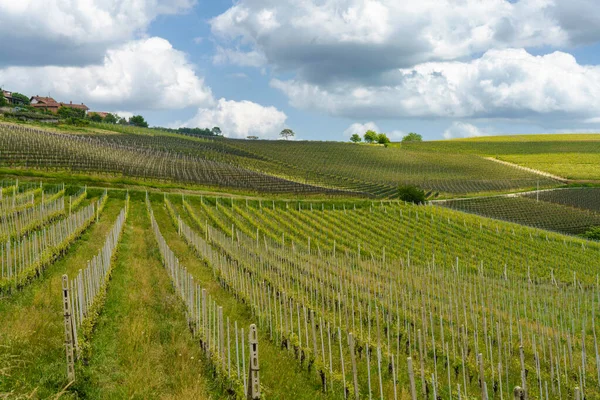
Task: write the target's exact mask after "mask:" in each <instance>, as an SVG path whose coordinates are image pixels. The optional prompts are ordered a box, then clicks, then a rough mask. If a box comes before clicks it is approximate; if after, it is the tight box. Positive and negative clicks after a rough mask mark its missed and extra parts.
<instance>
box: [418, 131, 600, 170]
mask: <svg viewBox="0 0 600 400" xmlns="http://www.w3.org/2000/svg"><path fill="white" fill-rule="evenodd" d="M406 147H407V148H408V149H410V150H414V151H431V152H436V153H438V152H450V153H465V154H476V155H481V156H486V157H495V158H498V159H499V160H503V161H508V162H511V163H514V164H517V165H521V166H524V167H528V168H532V169H536V170H540V171H544V172H548V173H551V174H554V175H558V176H561V177H564V178H567V179H572V180H583V181H585V180H589V181H600V135H598V134H562V135H517V136H497V137H494V136H492V137H485V138H470V139H460V140H452V141H434V142H425V143H411V144H408V145H407V146H406Z"/></svg>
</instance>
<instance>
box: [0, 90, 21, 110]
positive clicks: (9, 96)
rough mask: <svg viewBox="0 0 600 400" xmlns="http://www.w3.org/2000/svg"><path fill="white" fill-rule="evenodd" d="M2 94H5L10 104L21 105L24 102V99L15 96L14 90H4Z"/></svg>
mask: <svg viewBox="0 0 600 400" xmlns="http://www.w3.org/2000/svg"><path fill="white" fill-rule="evenodd" d="M2 94H3V95H4V98H5V99H6V101H7V102H8V104H12V105H15V106H20V105H23V104H24V101H23V100H21V99H19V98H18V97H13V96H12V92H9V91H7V90H3V91H2Z"/></svg>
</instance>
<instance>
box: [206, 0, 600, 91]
mask: <svg viewBox="0 0 600 400" xmlns="http://www.w3.org/2000/svg"><path fill="white" fill-rule="evenodd" d="M596 8H597V1H596V0H526V1H525V0H522V1H518V2H515V1H509V0H486V1H481V0H461V1H456V0H421V1H418V2H414V1H398V0H305V1H302V2H298V1H296V0H280V1H273V0H239V1H237V2H235V4H234V5H233V6H232V7H231V8H229V9H228V10H227V11H225V12H224V13H223V14H221V15H219V16H217V17H215V18H214V19H212V20H211V29H212V32H213V34H214V35H215V37H217V38H218V39H220V40H222V41H223V43H226V44H230V45H231V46H233V47H237V46H239V45H240V44H241V45H244V46H248V47H250V48H252V49H253V51H252V52H256V53H258V54H260V55H261V56H262V57H264V60H265V62H266V63H268V64H269V65H271V66H273V67H275V68H276V69H278V70H291V71H295V72H297V73H298V77H299V78H300V79H301V80H305V81H308V82H312V83H314V82H321V81H329V80H333V81H338V80H340V79H341V80H344V79H348V78H353V79H357V80H361V81H363V82H366V81H367V80H373V79H378V78H381V74H385V73H386V72H387V71H390V70H393V69H396V68H406V67H411V66H413V65H415V64H418V63H423V62H429V61H447V60H455V59H459V58H465V57H468V56H472V55H474V54H478V53H482V52H485V51H487V50H489V49H491V48H496V49H502V48H527V47H538V46H549V47H564V46H570V45H579V44H582V43H589V42H590V41H593V40H598V39H600V28H598V26H600V13H597V12H596ZM582 21H584V22H585V23H581V22H582ZM256 57H258V56H256ZM235 61H236V59H235V58H233V59H232V60H230V62H235Z"/></svg>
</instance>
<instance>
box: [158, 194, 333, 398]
mask: <svg viewBox="0 0 600 400" xmlns="http://www.w3.org/2000/svg"><path fill="white" fill-rule="evenodd" d="M154 199H155V200H156V201H153V209H154V216H155V218H156V220H157V222H158V224H159V226H160V229H161V232H162V234H163V236H164V238H165V240H166V241H167V243H168V244H169V246H170V247H171V249H172V250H173V251H174V252H175V254H176V255H177V257H178V258H179V261H180V262H181V263H182V265H184V266H185V267H186V268H187V269H188V271H189V272H190V273H192V274H193V276H194V280H195V281H196V282H197V283H198V284H200V285H201V286H202V287H203V288H205V289H206V290H207V291H208V292H209V293H210V294H211V295H212V296H213V297H214V299H215V300H216V301H217V303H218V304H219V305H221V306H222V307H223V315H224V316H229V317H230V319H231V321H232V324H233V321H234V320H237V321H238V326H240V327H242V326H249V325H250V324H251V323H253V322H256V319H255V318H254V317H252V315H251V314H250V309H249V307H247V306H245V305H244V304H242V303H240V302H238V301H237V300H236V299H235V298H234V297H233V295H232V294H231V293H229V292H227V291H225V290H224V289H223V288H222V287H221V286H220V285H219V284H218V283H217V282H216V281H215V280H214V278H213V274H212V270H211V269H210V268H209V267H208V266H206V264H205V263H204V262H203V261H202V260H200V259H199V258H198V257H197V256H196V255H195V254H194V252H193V251H192V250H191V249H190V247H189V246H188V245H187V244H186V243H185V242H184V241H183V239H182V238H181V237H179V235H178V234H177V229H176V228H175V226H174V225H173V223H172V220H171V219H170V217H169V215H168V214H167V211H166V209H165V207H164V204H163V201H162V196H155V197H154ZM179 206H180V204H179ZM178 212H180V213H182V211H181V209H179V210H178ZM185 217H186V216H185V214H183V213H182V218H185ZM186 222H188V223H189V221H187V219H186ZM190 226H193V225H190ZM259 354H260V380H261V385H263V386H265V387H266V389H267V391H268V393H266V394H267V396H268V398H269V399H290V398H294V399H319V398H324V397H325V396H324V395H323V394H322V393H321V392H320V389H321V385H320V381H319V380H318V378H317V376H316V372H314V369H313V373H312V374H309V373H308V372H306V369H301V368H300V367H299V362H298V361H296V360H295V359H294V358H293V356H292V354H291V353H288V352H286V351H283V350H280V349H279V348H278V347H277V346H275V345H273V344H272V343H271V342H270V341H269V339H268V337H267V335H266V332H265V331H264V330H262V331H261V329H260V327H259Z"/></svg>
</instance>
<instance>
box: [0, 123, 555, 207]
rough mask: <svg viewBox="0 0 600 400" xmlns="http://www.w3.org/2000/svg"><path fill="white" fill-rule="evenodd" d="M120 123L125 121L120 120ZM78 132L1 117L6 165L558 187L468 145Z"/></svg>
mask: <svg viewBox="0 0 600 400" xmlns="http://www.w3.org/2000/svg"><path fill="white" fill-rule="evenodd" d="M119 130H122V129H119ZM93 132H94V134H72V133H65V132H54V131H47V130H42V129H35V128H25V127H22V126H17V125H7V124H2V125H0V145H2V148H3V149H4V150H3V152H2V154H1V158H0V165H3V166H8V167H10V168H21V169H36V170H43V171H55V172H58V171H69V172H71V173H81V174H87V173H92V174H98V173H101V174H104V175H109V176H110V177H113V178H115V177H118V178H122V177H131V178H136V179H141V180H145V181H148V180H155V181H162V182H177V183H180V184H191V185H201V186H203V187H205V188H206V187H209V188H214V187H216V186H219V187H225V188H229V189H233V190H239V191H245V192H248V191H258V192H267V193H274V194H277V193H283V194H288V195H289V194H300V195H311V194H325V195H344V196H348V195H358V196H370V197H375V198H394V197H395V195H396V189H397V187H398V185H407V184H410V185H417V186H420V187H422V188H423V189H426V190H427V191H428V192H431V194H438V195H439V194H441V195H456V194H474V193H486V192H505V191H511V190H523V189H532V188H534V187H536V185H540V187H554V186H558V185H560V184H561V183H560V182H559V181H556V180H554V179H551V178H548V177H545V176H542V175H538V174H535V173H532V172H529V171H524V170H522V169H519V168H515V167H512V166H506V165H502V164H498V163H495V162H493V161H490V160H486V159H484V158H483V157H480V156H478V155H472V154H458V153H457V154H447V153H445V154H436V153H434V152H428V151H425V152H423V151H412V150H406V149H403V148H395V147H390V148H384V147H378V146H360V145H352V144H347V143H337V142H323V143H320V142H286V143H283V142H278V141H260V140H259V141H243V140H229V139H223V138H218V139H200V138H191V137H186V136H182V135H174V134H170V133H163V132H161V131H155V130H150V129H145V130H144V129H137V130H133V131H131V130H124V132H127V133H120V132H105V133H98V132H97V131H96V130H94V131H93Z"/></svg>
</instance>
